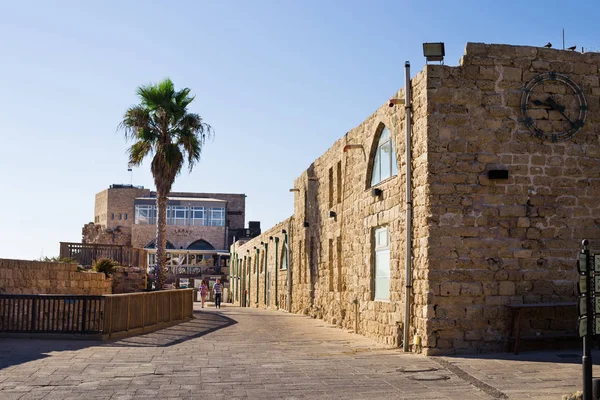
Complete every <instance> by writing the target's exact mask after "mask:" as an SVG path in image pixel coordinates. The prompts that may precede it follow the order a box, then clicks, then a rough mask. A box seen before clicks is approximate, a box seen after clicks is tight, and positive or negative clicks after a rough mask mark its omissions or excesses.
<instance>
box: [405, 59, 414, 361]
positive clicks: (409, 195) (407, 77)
mask: <svg viewBox="0 0 600 400" xmlns="http://www.w3.org/2000/svg"><path fill="white" fill-rule="evenodd" d="M404 72H405V75H404V84H405V89H404V93H405V96H404V100H405V103H404V110H405V113H406V120H405V122H406V139H405V147H406V271H405V276H406V287H405V290H404V335H403V336H404V337H403V350H404V351H405V352H408V351H410V348H409V344H408V335H409V324H410V292H411V290H412V276H411V261H412V159H411V150H412V149H411V147H412V144H411V124H412V121H411V111H412V99H411V93H410V62H408V61H406V62H405V63H404Z"/></svg>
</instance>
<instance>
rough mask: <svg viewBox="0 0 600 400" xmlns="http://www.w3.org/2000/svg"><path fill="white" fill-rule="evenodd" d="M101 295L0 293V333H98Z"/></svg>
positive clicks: (100, 324) (100, 325) (101, 303)
mask: <svg viewBox="0 0 600 400" xmlns="http://www.w3.org/2000/svg"><path fill="white" fill-rule="evenodd" d="M102 313H103V298H102V296H72V295H49V294H39V295H27V294H0V332H21V333H22V332H27V333H81V334H94V333H95V334H98V333H101V332H102V329H103V326H102V323H103V321H102Z"/></svg>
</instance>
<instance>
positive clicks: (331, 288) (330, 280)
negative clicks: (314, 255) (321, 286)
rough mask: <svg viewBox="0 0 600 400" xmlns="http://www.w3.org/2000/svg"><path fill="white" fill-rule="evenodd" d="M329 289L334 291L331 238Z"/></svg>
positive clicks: (330, 241)
mask: <svg viewBox="0 0 600 400" xmlns="http://www.w3.org/2000/svg"><path fill="white" fill-rule="evenodd" d="M329 291H330V292H333V239H329Z"/></svg>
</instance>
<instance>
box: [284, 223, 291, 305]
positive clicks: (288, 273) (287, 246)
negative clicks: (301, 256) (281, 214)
mask: <svg viewBox="0 0 600 400" xmlns="http://www.w3.org/2000/svg"><path fill="white" fill-rule="evenodd" d="M289 227H290V228H289V229H290V233H291V230H292V224H290V225H289ZM283 246H284V248H285V265H287V283H288V296H287V310H288V312H290V313H291V312H292V266H291V265H290V246H289V244H288V234H287V232H284V234H283Z"/></svg>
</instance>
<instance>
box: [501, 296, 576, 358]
mask: <svg viewBox="0 0 600 400" xmlns="http://www.w3.org/2000/svg"><path fill="white" fill-rule="evenodd" d="M576 305H577V303H576V302H563V303H536V304H509V305H507V306H506V307H507V308H508V309H509V310H511V327H510V334H511V336H510V337H509V340H512V341H514V347H513V352H514V354H519V340H521V339H522V340H542V339H553V338H554V339H559V338H560V339H564V338H576V337H578V335H577V333H575V330H576V329H575V326H573V333H567V332H562V333H555V334H550V335H527V336H521V322H522V319H523V313H524V310H529V309H543V308H554V309H556V308H561V307H575V306H576Z"/></svg>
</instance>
